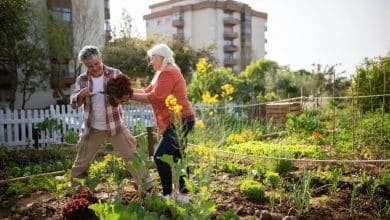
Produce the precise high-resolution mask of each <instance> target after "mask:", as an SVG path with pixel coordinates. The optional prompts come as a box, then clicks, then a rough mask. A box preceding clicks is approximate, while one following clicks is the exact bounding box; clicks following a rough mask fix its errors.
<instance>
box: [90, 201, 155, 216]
mask: <svg viewBox="0 0 390 220" xmlns="http://www.w3.org/2000/svg"><path fill="white" fill-rule="evenodd" d="M88 208H89V209H92V210H93V211H94V212H95V214H96V216H97V217H98V218H99V219H102V220H112V219H118V220H120V219H123V220H124V219H147V220H151V219H159V216H158V214H157V213H154V212H147V211H145V210H144V209H143V208H142V207H141V205H140V204H139V203H137V202H131V203H130V204H128V205H126V206H125V205H123V204H122V203H121V202H120V201H118V200H115V201H114V202H105V203H102V202H100V201H99V203H95V204H92V205H90V206H89V207H88Z"/></svg>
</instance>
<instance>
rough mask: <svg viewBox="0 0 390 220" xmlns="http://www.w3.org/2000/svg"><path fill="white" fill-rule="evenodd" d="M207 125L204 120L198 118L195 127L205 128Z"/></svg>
mask: <svg viewBox="0 0 390 220" xmlns="http://www.w3.org/2000/svg"><path fill="white" fill-rule="evenodd" d="M204 127H205V125H204V122H203V121H202V120H197V121H196V122H195V128H204Z"/></svg>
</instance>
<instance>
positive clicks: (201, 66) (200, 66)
mask: <svg viewBox="0 0 390 220" xmlns="http://www.w3.org/2000/svg"><path fill="white" fill-rule="evenodd" d="M212 67H213V66H212V65H211V64H208V63H207V60H206V59H205V58H200V59H199V61H198V63H197V64H196V71H197V72H198V73H207V72H208V70H209V69H211V68H212Z"/></svg>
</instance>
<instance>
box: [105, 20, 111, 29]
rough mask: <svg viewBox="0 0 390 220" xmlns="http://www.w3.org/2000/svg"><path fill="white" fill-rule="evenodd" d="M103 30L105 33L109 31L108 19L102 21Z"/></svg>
mask: <svg viewBox="0 0 390 220" xmlns="http://www.w3.org/2000/svg"><path fill="white" fill-rule="evenodd" d="M104 30H105V31H111V24H110V20H109V19H106V20H105V21H104Z"/></svg>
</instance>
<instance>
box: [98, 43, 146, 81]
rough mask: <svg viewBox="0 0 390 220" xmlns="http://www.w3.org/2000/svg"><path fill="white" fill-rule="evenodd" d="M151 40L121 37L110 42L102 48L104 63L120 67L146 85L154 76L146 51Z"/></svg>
mask: <svg viewBox="0 0 390 220" xmlns="http://www.w3.org/2000/svg"><path fill="white" fill-rule="evenodd" d="M151 45H152V42H151V41H144V40H141V39H138V38H120V39H115V40H114V41H113V42H109V43H108V44H107V46H106V47H105V48H104V49H103V50H102V54H103V60H104V63H105V64H107V65H109V66H113V67H115V68H118V69H120V70H121V71H122V72H123V73H125V74H127V75H129V76H130V77H132V78H139V79H140V80H141V81H142V82H143V83H142V84H143V85H142V86H144V85H145V84H146V83H147V82H148V80H147V79H150V78H151V77H152V76H153V69H152V68H151V67H148V59H147V55H146V51H147V50H148V48H149V47H151Z"/></svg>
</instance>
